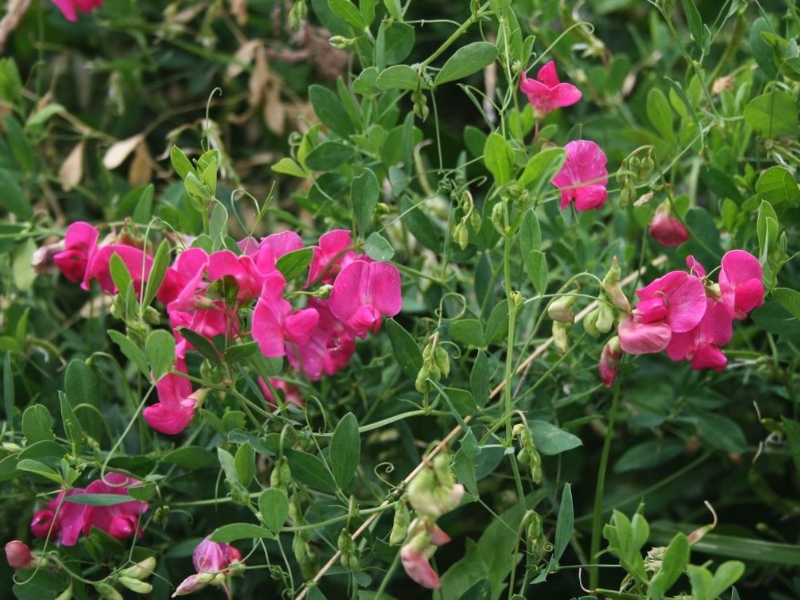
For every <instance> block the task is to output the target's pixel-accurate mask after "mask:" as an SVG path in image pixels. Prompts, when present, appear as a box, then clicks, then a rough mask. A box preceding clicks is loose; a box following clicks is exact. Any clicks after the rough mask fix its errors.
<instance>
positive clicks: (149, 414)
mask: <svg viewBox="0 0 800 600" xmlns="http://www.w3.org/2000/svg"><path fill="white" fill-rule="evenodd" d="M175 371H176V372H177V373H183V374H184V375H185V374H187V373H188V371H187V369H186V363H185V362H184V361H183V359H181V358H179V359H178V360H177V361H176V364H175ZM156 391H157V392H158V403H156V404H153V405H151V406H148V407H146V408H145V409H144V411H143V412H142V416H143V417H144V420H145V421H147V424H148V425H150V427H152V428H153V429H155V430H156V431H160V432H161V433H165V434H167V435H176V434H178V433H180V432H181V431H183V430H184V429H186V427H188V426H189V423H191V422H192V419H193V418H194V413H195V412H196V410H197V406H198V396H199V397H200V399H201V398H202V396H203V395H204V394H205V391H203V390H198V391H197V392H194V393H193V392H192V382H191V381H189V380H188V379H186V378H185V377H181V376H180V375H177V374H175V373H167V374H166V375H164V376H163V377H162V378H161V379H159V380H158V382H157V383H156Z"/></svg>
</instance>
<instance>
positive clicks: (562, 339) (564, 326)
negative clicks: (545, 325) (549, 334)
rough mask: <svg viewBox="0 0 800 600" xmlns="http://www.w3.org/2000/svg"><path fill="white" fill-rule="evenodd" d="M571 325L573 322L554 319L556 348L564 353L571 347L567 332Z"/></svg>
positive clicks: (554, 342)
mask: <svg viewBox="0 0 800 600" xmlns="http://www.w3.org/2000/svg"><path fill="white" fill-rule="evenodd" d="M571 327H572V324H571V323H562V322H560V321H553V344H555V347H556V349H557V350H558V351H559V352H561V353H562V354H563V353H564V352H566V351H567V350H568V349H569V341H568V340H567V334H568V333H569V330H570V328H571Z"/></svg>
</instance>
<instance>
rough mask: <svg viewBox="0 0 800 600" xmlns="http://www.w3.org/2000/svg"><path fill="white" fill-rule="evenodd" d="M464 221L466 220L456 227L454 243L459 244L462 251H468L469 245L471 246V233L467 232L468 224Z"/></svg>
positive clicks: (462, 220)
mask: <svg viewBox="0 0 800 600" xmlns="http://www.w3.org/2000/svg"><path fill="white" fill-rule="evenodd" d="M465 218H466V217H465ZM464 221H465V219H461V221H459V223H458V225H456V226H455V228H454V229H453V241H454V242H455V243H456V244H458V247H459V248H461V249H462V250H466V248H467V245H468V244H469V231H468V230H467V224H466V223H465V222H464Z"/></svg>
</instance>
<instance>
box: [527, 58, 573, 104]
mask: <svg viewBox="0 0 800 600" xmlns="http://www.w3.org/2000/svg"><path fill="white" fill-rule="evenodd" d="M519 88H520V90H522V93H524V94H525V95H526V96H527V97H528V102H530V103H531V106H532V107H533V108H534V110H535V111H536V116H537V117H538V118H542V117H544V116H545V115H546V114H547V113H549V112H552V111H554V110H556V109H557V108H562V107H564V106H571V105H573V104H575V103H576V102H578V100H580V99H581V96H582V94H581V91H580V90H579V89H578V88H576V87H575V86H574V85H572V84H570V83H561V82H559V80H558V74H557V73H556V64H555V62H553V61H552V60H551V61H550V62H549V63H547V64H546V65H545V66H543V67H542V68H541V69H539V73H537V75H536V79H528V75H527V73H526V72H525V71H523V72H522V76H521V78H520V83H519Z"/></svg>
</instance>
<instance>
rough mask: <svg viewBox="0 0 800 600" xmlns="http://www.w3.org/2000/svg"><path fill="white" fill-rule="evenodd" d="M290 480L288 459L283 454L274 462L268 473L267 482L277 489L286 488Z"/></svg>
mask: <svg viewBox="0 0 800 600" xmlns="http://www.w3.org/2000/svg"><path fill="white" fill-rule="evenodd" d="M291 480H292V470H291V469H290V468H289V461H288V460H286V457H285V456H281V457H280V458H279V459H278V462H277V463H275V468H274V469H272V473H270V474H269V484H270V486H271V487H274V488H277V489H279V490H286V489H287V487H288V486H289V482H290V481H291Z"/></svg>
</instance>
